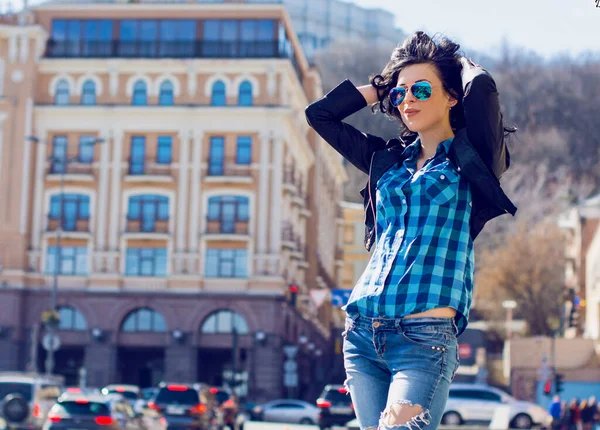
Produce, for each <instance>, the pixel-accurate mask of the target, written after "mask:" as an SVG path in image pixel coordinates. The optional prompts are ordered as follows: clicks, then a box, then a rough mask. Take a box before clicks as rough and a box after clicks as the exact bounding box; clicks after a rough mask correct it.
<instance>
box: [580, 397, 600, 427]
mask: <svg viewBox="0 0 600 430" xmlns="http://www.w3.org/2000/svg"><path fill="white" fill-rule="evenodd" d="M579 409H580V410H581V423H582V427H583V430H592V429H593V428H594V427H595V426H596V420H597V418H598V416H597V415H598V405H597V404H596V397H595V396H591V397H590V398H589V399H588V400H583V401H582V402H581V405H580V406H579Z"/></svg>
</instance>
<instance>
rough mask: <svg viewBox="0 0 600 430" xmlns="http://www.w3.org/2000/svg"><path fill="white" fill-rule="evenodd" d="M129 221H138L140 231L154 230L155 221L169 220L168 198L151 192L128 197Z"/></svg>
mask: <svg viewBox="0 0 600 430" xmlns="http://www.w3.org/2000/svg"><path fill="white" fill-rule="evenodd" d="M127 219H128V220H129V221H138V222H139V223H140V231H143V232H152V231H156V221H168V220H169V198H168V197H164V196H157V195H152V194H147V195H140V196H132V197H129V207H128V210H127Z"/></svg>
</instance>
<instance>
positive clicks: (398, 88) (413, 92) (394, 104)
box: [388, 81, 434, 107]
mask: <svg viewBox="0 0 600 430" xmlns="http://www.w3.org/2000/svg"><path fill="white" fill-rule="evenodd" d="M415 86H416V87H419V86H421V87H429V90H430V93H429V96H427V97H426V98H419V97H417V95H415V91H413V88H414V87H415ZM433 88H434V86H433V85H431V84H430V83H429V82H427V81H419V82H415V83H414V84H412V85H411V86H410V88H407V87H394V88H392V89H391V90H390V92H389V94H388V96H389V98H390V102H391V103H392V106H394V107H398V106H400V105H401V104H402V102H404V100H405V99H406V95H407V94H408V92H409V91H410V92H411V94H412V95H413V96H415V98H416V99H417V100H420V101H425V100H429V99H430V98H431V94H432V93H433ZM397 90H404V94H403V95H402V99H401V100H400V102H398V103H395V102H394V100H395V99H396V98H395V97H392V92H394V91H397Z"/></svg>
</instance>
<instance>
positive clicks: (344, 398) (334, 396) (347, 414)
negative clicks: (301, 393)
mask: <svg viewBox="0 0 600 430" xmlns="http://www.w3.org/2000/svg"><path fill="white" fill-rule="evenodd" d="M317 407H318V408H319V409H320V412H319V422H318V425H319V428H320V429H321V430H323V429H329V428H331V427H332V426H345V425H346V423H347V422H348V421H351V420H353V419H354V418H355V414H354V407H353V406H352V400H351V399H350V394H349V393H348V392H347V391H346V389H345V388H344V387H343V386H342V385H334V384H330V385H326V386H325V388H323V392H322V393H321V395H320V396H319V398H318V399H317Z"/></svg>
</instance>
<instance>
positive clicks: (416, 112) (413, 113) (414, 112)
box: [404, 110, 420, 118]
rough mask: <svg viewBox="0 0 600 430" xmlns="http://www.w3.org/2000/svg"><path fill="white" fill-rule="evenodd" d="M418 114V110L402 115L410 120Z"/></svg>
mask: <svg viewBox="0 0 600 430" xmlns="http://www.w3.org/2000/svg"><path fill="white" fill-rule="evenodd" d="M419 112H420V111H418V110H410V111H407V112H404V115H405V116H406V117H407V118H410V117H411V116H415V115H416V114H418V113H419Z"/></svg>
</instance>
